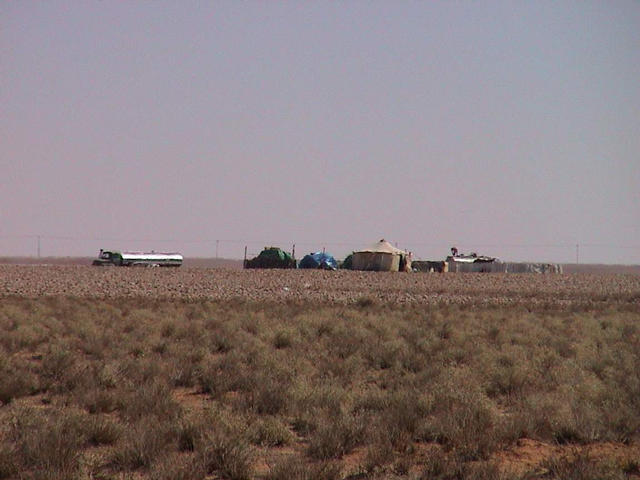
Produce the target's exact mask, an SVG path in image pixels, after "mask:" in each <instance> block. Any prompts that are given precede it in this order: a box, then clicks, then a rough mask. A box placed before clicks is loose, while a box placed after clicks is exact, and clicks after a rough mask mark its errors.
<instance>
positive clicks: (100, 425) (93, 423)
mask: <svg viewBox="0 0 640 480" xmlns="http://www.w3.org/2000/svg"><path fill="white" fill-rule="evenodd" d="M122 431H123V428H122V426H121V425H120V424H118V423H117V422H116V421H115V420H113V419H112V418H110V417H107V416H103V415H92V416H90V417H89V418H88V419H87V420H86V422H85V434H86V435H87V440H88V441H89V443H91V444H92V445H113V444H114V443H116V442H117V441H118V439H119V438H120V437H121V435H122Z"/></svg>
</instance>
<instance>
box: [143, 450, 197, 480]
mask: <svg viewBox="0 0 640 480" xmlns="http://www.w3.org/2000/svg"><path fill="white" fill-rule="evenodd" d="M205 475H206V474H205V472H204V469H203V466H202V464H201V463H200V462H198V461H197V459H196V458H194V457H193V456H191V455H189V456H185V455H177V454H171V455H166V456H163V457H162V458H161V459H160V460H159V461H157V462H155V463H154V464H153V465H152V466H151V469H150V471H149V479H150V480H201V479H203V478H204V477H205Z"/></svg>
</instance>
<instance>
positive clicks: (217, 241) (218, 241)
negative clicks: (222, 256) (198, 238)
mask: <svg viewBox="0 0 640 480" xmlns="http://www.w3.org/2000/svg"><path fill="white" fill-rule="evenodd" d="M219 243H220V240H216V259H217V258H218V244H219Z"/></svg>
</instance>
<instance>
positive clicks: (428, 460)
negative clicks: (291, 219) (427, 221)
mask: <svg viewBox="0 0 640 480" xmlns="http://www.w3.org/2000/svg"><path fill="white" fill-rule="evenodd" d="M0 478H6V479H25V478H29V479H167V480H169V479H230V480H242V479H270V480H275V479H293V480H296V479H305V480H307V479H308V480H312V479H317V480H322V479H335V480H338V479H356V478H358V479H359V478H373V479H421V480H422V479H467V478H468V479H472V478H474V479H475V478H481V479H538V478H539V479H543V478H544V479H549V478H553V479H566V478H571V479H597V478H606V479H629V478H640V276H637V275H615V274H582V273H580V274H565V275H534V274H522V275H503V274H427V273H415V274H404V273H374V272H351V271H338V272H323V271H279V270H254V271H242V270H224V269H210V268H183V267H181V268H178V269H164V268H116V267H108V268H100V267H89V266H81V265H76V266H70V265H68V266H63V265H57V266H38V265H28V266H27V265H0Z"/></svg>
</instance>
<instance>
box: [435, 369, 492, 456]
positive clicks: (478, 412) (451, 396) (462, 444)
mask: <svg viewBox="0 0 640 480" xmlns="http://www.w3.org/2000/svg"><path fill="white" fill-rule="evenodd" d="M450 373H451V375H450V378H449V381H448V382H447V383H445V384H442V385H441V386H440V387H439V389H438V391H436V392H435V396H434V400H433V405H434V411H433V412H432V414H431V415H430V418H429V420H428V422H427V424H426V432H425V437H426V439H428V438H429V437H431V438H432V439H434V440H437V441H438V442H440V443H442V444H443V445H444V446H445V447H446V448H448V449H450V450H454V451H455V453H456V455H458V456H459V457H460V458H461V459H463V460H478V459H486V458H487V456H488V455H489V454H490V453H492V452H493V451H494V450H495V449H496V448H497V446H498V444H499V442H500V441H501V439H500V438H497V434H498V432H499V430H498V429H497V428H496V424H497V418H496V417H495V414H494V413H493V412H492V410H491V408H490V407H489V403H488V402H487V400H486V399H485V398H484V397H483V395H482V393H481V391H480V389H479V387H478V386H474V385H473V383H472V381H471V377H469V376H468V373H465V372H457V371H454V370H452V371H451V372H450Z"/></svg>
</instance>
